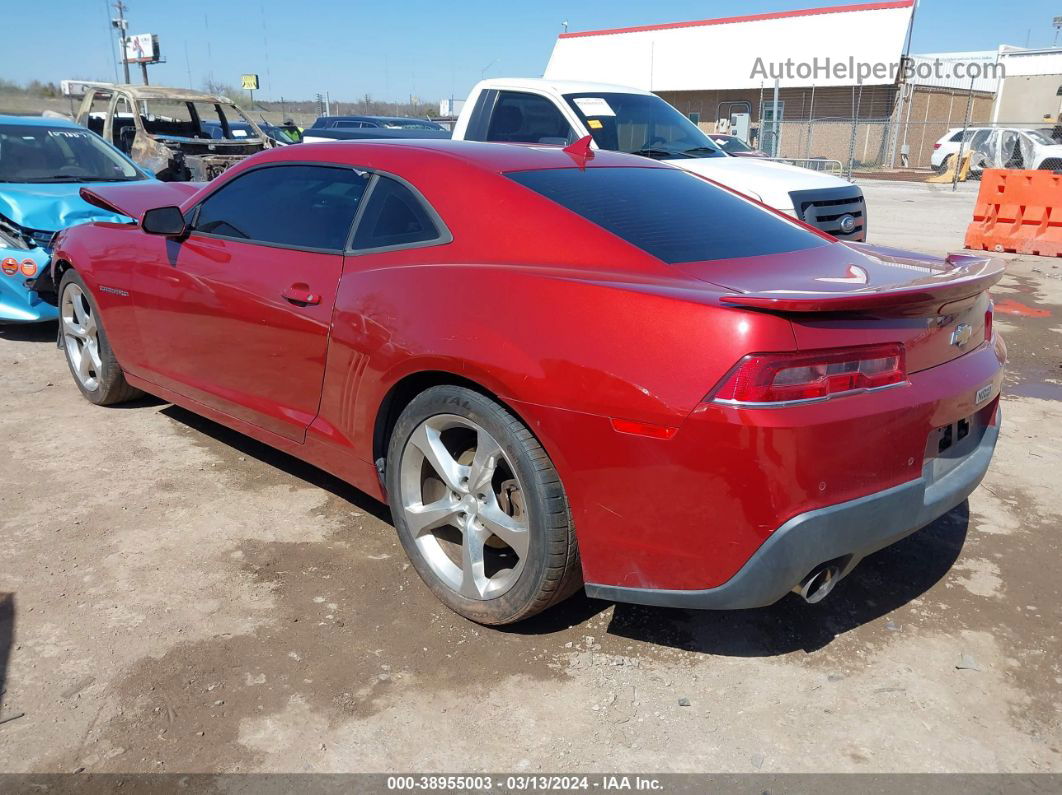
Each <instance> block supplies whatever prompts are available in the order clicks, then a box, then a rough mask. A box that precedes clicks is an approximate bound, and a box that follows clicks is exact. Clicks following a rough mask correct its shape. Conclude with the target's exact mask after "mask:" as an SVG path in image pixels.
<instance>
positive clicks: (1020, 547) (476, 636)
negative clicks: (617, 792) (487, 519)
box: [0, 184, 1062, 772]
mask: <svg viewBox="0 0 1062 795" xmlns="http://www.w3.org/2000/svg"><path fill="white" fill-rule="evenodd" d="M865 187H866V189H867V195H868V200H869V201H870V206H871V208H872V212H879V216H880V218H881V220H882V223H879V225H878V226H877V227H875V226H873V225H872V227H871V229H872V233H871V236H872V239H873V240H875V241H877V242H882V243H890V244H897V245H904V244H906V245H909V246H912V247H916V248H917V247H922V248H927V250H936V248H935V245H936V242H935V241H936V240H937V237H932V238H931V239H930V240H929V242H928V243H927V242H926V239H924V238H920V237H919V236H918V232H919V231H920V230H923V229H925V228H927V223H926V219H932V221H933V223H932V227H933V228H932V230H931V233H932V235H935V236H941V235H943V236H944V237H949V236H950V238H951V239H952V240H953V241H954V242H953V243H952V245H954V246H956V247H957V246H958V245H959V242H960V241H961V233H962V229H961V226H963V225H964V223H965V219H968V218H969V214H968V213H969V211H970V209H971V207H972V204H973V197H974V194H973V193H972V192H970V191H966V192H964V193H961V194H960V195H957V196H952V197H950V198H949V197H946V196H943V195H942V194H939V193H936V192H931V191H929V190H928V189H926V188H924V187H923V186H915V187H908V188H903V187H902V186H901V187H897V186H896V185H891V184H890V185H888V186H885V187H881V188H879V187H877V186H872V185H865ZM903 191H907V193H905V192H903ZM919 191H921V192H919ZM909 196H913V197H914V198H913V199H911V198H908V197H909ZM876 207H880V208H881V209H880V211H878V210H876V209H875V208H876ZM872 218H873V216H872ZM887 219H889V220H888V223H885V221H886V220H887ZM904 219H906V220H904ZM873 223H874V222H873V220H872V224H873ZM949 224H950V226H949ZM875 229H876V230H877V236H875ZM889 230H892V231H891V232H890V231H889ZM896 230H900V231H899V232H897V231H896ZM995 295H996V299H997V302H998V304H999V313H998V314H997V327H998V328H999V329H1000V330H1001V331H1003V333H1004V334H1005V335H1006V338H1007V341H1008V345H1009V350H1010V355H1011V364H1010V370H1009V375H1008V378H1007V384H1006V390H1005V395H1004V399H1003V434H1002V437H1001V440H1000V443H999V447H998V451H997V455H996V459H995V462H994V464H993V466H992V469H991V470H990V472H989V474H988V477H987V479H986V481H985V483H984V485H983V486H982V487H981V488H980V489H978V490H977V492H975V494H974V495H973V496H972V497H971V498H970V500H969V501H968V503H967V504H964V505H962V506H960V507H959V508H957V509H955V510H954V511H952V512H951V513H950V514H948V515H947V516H945V517H943V518H942V519H940V520H939V521H937V522H935V523H934V524H933V525H931V526H930V527H928V528H926V529H925V530H923V531H921V532H919V533H917V534H915V535H913V536H911V537H909V538H908V539H906V540H904V541H902V542H901V543H899V544H897V545H895V546H894V547H891V548H889V549H886V550H884V551H882V552H880V553H878V554H877V555H875V556H873V557H871V558H869V559H867V560H866V561H864V562H863V563H862V565H861V566H860V567H859V568H857V569H856V571H855V572H854V573H853V574H852V575H851V576H850V577H849V578H848V579H846V580H845V581H844V582H842V583H841V584H840V585H839V586H838V587H837V589H836V590H835V591H834V593H833V594H831V596H830V597H829V598H827V599H826V600H825V601H824V602H823V603H821V604H819V605H817V606H808V605H806V604H804V603H803V602H801V601H800V600H799V599H798V598H796V597H795V596H789V597H786V598H785V599H784V600H782V601H781V602H779V603H778V604H776V605H774V606H773V607H770V608H766V609H761V610H753V611H744V612H731V613H696V612H686V611H679V610H663V609H651V608H643V607H634V606H627V605H612V604H609V603H605V602H598V601H591V600H588V599H586V598H584V597H582V596H578V597H576V598H573V599H571V600H570V601H568V602H567V603H565V604H564V605H563V606H561V607H559V608H558V609H554V610H552V611H550V612H548V613H547V614H545V615H543V616H540V617H539V618H537V619H535V620H532V621H530V622H527V623H525V624H522V625H519V626H517V627H514V628H511V629H508V630H505V631H499V630H492V629H484V628H481V627H479V626H476V625H474V624H471V623H469V622H467V621H464V620H463V619H461V618H459V617H457V616H456V615H454V614H452V613H450V612H449V611H448V610H447V609H446V608H444V607H443V606H442V605H440V604H439V603H438V602H437V601H436V600H435V599H434V598H433V597H432V596H431V594H430V593H429V592H428V590H427V589H426V588H425V587H424V586H422V584H421V583H420V581H419V579H418V578H417V577H416V575H415V573H414V572H413V570H412V569H411V568H410V566H409V565H408V564H407V563H406V561H405V558H404V557H403V554H402V551H401V548H400V546H399V544H398V542H397V540H396V537H395V533H394V529H393V528H392V526H391V524H390V523H389V516H388V512H387V510H386V508H385V507H383V506H381V505H379V504H378V503H375V502H374V501H372V500H371V499H369V498H367V497H365V496H363V495H361V494H360V493H359V492H357V491H355V490H354V489H352V488H350V487H348V486H346V485H344V484H343V483H340V482H338V481H336V480H335V479H334V478H331V477H330V476H328V475H325V474H323V473H321V472H320V471H318V470H315V469H313V468H312V467H309V466H306V465H304V464H302V463H300V462H298V461H295V460H294V459H292V458H289V457H287V456H284V455H282V454H279V453H276V452H274V451H272V450H270V449H268V448H266V447H264V446H262V445H260V444H258V443H256V442H253V441H251V440H249V439H247V438H245V437H242V436H240V435H238V434H236V433H233V432H231V431H228V430H226V429H224V428H222V427H220V426H218V425H215V424H213V423H211V422H208V421H206V420H202V419H200V418H198V417H196V416H195V415H193V414H190V413H189V412H187V411H184V410H181V409H178V408H175V407H173V406H170V405H167V404H164V403H161V402H158V401H155V400H143V401H141V402H138V403H135V404H132V405H130V406H129V407H126V408H120V409H100V408H96V407H94V406H92V405H90V404H89V403H87V402H86V401H85V400H83V399H82V398H81V397H80V396H79V394H78V392H77V390H76V389H75V388H74V385H73V383H72V382H71V379H70V376H69V374H68V373H67V371H66V367H65V364H64V362H63V359H62V356H61V355H60V353H59V351H58V350H57V349H56V347H55V344H54V341H53V340H54V336H55V329H54V326H47V327H37V328H12V327H6V328H0V372H2V373H3V375H2V395H3V407H2V410H0V460H2V463H3V472H4V483H3V486H2V487H0V687H2V688H3V689H4V690H5V691H6V692H4V693H3V696H2V710H0V770H2V771H6V772H29V771H33V772H41V771H76V770H85V771H88V772H92V771H168V772H174V771H186V772H187V771H292V772H297V771H317V772H330V771H435V772H441V771H453V772H471V771H479V770H486V771H498V770H508V771H524V770H526V771H556V772H560V771H587V772H590V771H614V770H622V771H626V772H635V771H652V772H664V771H680V772H683V771H685V772H688V771H716V772H750V771H761V772H778V771H794V772H800V771H823V770H825V771H863V772H870V771H875V772H891V771H933V772H953V771H967V772H1017V771H1021V772H1037V771H1054V772H1058V771H1062V730H1060V721H1059V707H1060V701H1062V696H1060V694H1062V687H1060V685H1062V669H1060V663H1059V651H1060V649H1062V644H1060V641H1059V632H1060V629H1059V628H1060V618H1062V607H1060V604H1062V599H1060V590H1062V586H1060V582H1062V578H1060V577H1059V560H1060V556H1059V553H1060V546H1062V542H1060V530H1062V493H1060V492H1062V490H1060V488H1059V484H1060V483H1062V481H1060V480H1059V472H1060V471H1062V444H1060V443H1059V441H1060V438H1062V431H1060V427H1062V425H1060V421H1062V369H1060V368H1062V260H1048V259H1039V258H1022V259H1012V260H1011V261H1010V263H1009V275H1008V276H1007V277H1006V279H1005V280H1004V282H1003V283H1002V284H1001V285H1000V286H999V287H998V288H997V289H996V291H995ZM680 699H683V700H686V699H688V702H689V706H680V704H679V702H680ZM20 715H21V716H20Z"/></svg>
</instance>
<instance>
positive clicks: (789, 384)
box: [708, 343, 907, 405]
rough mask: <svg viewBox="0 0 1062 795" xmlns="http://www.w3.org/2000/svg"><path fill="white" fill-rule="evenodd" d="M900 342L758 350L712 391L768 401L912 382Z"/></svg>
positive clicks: (730, 398) (716, 395) (731, 398)
mask: <svg viewBox="0 0 1062 795" xmlns="http://www.w3.org/2000/svg"><path fill="white" fill-rule="evenodd" d="M906 381H907V370H906V368H905V365H904V350H903V346H902V345H900V344H898V343H889V344H885V345H864V346H860V347H858V348H831V349H828V350H818V351H795V352H791V353H753V354H750V355H748V356H746V357H745V358H744V359H742V360H741V361H740V362H738V364H737V366H736V367H735V368H734V369H733V370H731V372H730V374H729V375H727V376H726V377H725V378H724V379H723V382H722V384H721V385H720V386H719V387H718V388H717V389H716V390H715V391H714V392H713V393H711V394H710V395H709V396H708V399H710V400H713V401H715V402H717V403H731V404H737V405H746V404H753V405H763V404H779V403H790V402H793V401H811V400H826V399H828V398H832V397H836V396H838V395H843V394H846V393H852V392H860V391H864V390H867V389H880V388H881V387H886V386H893V385H896V384H902V383H906Z"/></svg>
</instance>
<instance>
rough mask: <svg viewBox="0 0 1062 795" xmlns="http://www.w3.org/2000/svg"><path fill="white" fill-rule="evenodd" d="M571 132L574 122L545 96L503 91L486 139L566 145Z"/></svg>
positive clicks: (496, 105)
mask: <svg viewBox="0 0 1062 795" xmlns="http://www.w3.org/2000/svg"><path fill="white" fill-rule="evenodd" d="M571 136H572V128H571V125H570V124H568V122H567V121H566V120H565V118H564V115H563V114H562V113H561V112H560V110H558V109H557V106H556V105H554V104H553V103H552V102H550V101H549V100H548V99H546V98H545V97H540V96H538V95H537V94H524V93H521V92H519V91H502V92H499V94H498V102H497V103H496V104H495V106H494V113H493V115H492V116H491V119H490V127H489V128H488V129H487V137H486V140H488V141H504V142H507V143H529V144H560V145H562V146H563V145H564V144H566V143H568V141H569V139H570V138H571Z"/></svg>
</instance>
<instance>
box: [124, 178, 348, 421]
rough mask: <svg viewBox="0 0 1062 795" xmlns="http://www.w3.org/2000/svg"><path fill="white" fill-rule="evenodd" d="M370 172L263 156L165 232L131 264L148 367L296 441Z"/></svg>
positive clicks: (314, 396)
mask: <svg viewBox="0 0 1062 795" xmlns="http://www.w3.org/2000/svg"><path fill="white" fill-rule="evenodd" d="M368 179H369V175H368V174H367V173H366V172H363V171H359V170H356V169H353V168H350V167H340V166H329V165H306V164H276V165H266V166H262V167H259V168H255V169H252V170H250V171H246V172H243V173H241V174H239V175H238V176H236V177H234V178H233V179H231V180H228V181H226V182H225V183H224V184H223V185H221V186H220V187H219V188H218V189H217V190H216V191H214V192H213V193H211V194H210V195H209V196H208V197H207V198H206V199H205V200H203V201H202V202H201V203H200V204H199V205H198V206H197V207H196V208H194V209H193V210H192V212H191V213H189V215H190V223H191V232H190V234H189V235H188V237H187V238H186V239H185V240H183V241H180V242H176V241H172V240H167V241H165V249H164V251H165V253H164V254H163V255H162V256H159V257H156V258H148V261H146V262H141V263H140V264H139V265H138V268H137V275H136V288H137V304H138V310H137V312H138V314H137V323H138V326H139V329H140V333H141V337H142V340H143V345H144V366H145V367H146V368H148V369H149V370H150V371H151V372H150V373H145V376H146V377H147V378H148V379H149V380H155V381H156V382H157V383H159V384H160V385H162V386H165V387H169V388H171V389H173V390H174V391H176V392H178V393H180V394H182V395H185V396H187V397H189V398H192V399H194V400H196V401H198V402H200V403H202V404H204V405H206V406H209V407H210V408H213V409H216V410H218V411H221V412H224V413H225V414H228V415H230V416H232V417H235V418H237V419H241V420H244V421H246V422H249V423H252V424H254V425H257V426H259V427H262V428H265V429H267V430H269V431H272V432H274V433H277V434H280V435H281V436H285V437H287V438H290V439H295V440H298V441H301V440H303V439H304V438H305V434H306V428H307V427H308V426H309V424H310V423H311V422H312V421H313V419H314V417H315V416H316V415H317V410H318V407H319V405H320V398H321V384H322V380H323V378H324V368H325V358H326V354H327V348H328V340H329V331H330V325H331V319H332V308H333V304H334V300H335V294H336V290H337V287H338V283H339V277H340V275H341V273H342V267H343V251H344V250H345V249H346V247H347V243H348V238H349V236H350V233H351V229H352V224H353V221H354V216H355V214H356V212H357V209H358V206H359V204H360V201H361V197H362V195H363V194H364V192H365V188H366V185H367V184H368ZM159 250H160V251H162V250H163V249H161V248H160V249H159Z"/></svg>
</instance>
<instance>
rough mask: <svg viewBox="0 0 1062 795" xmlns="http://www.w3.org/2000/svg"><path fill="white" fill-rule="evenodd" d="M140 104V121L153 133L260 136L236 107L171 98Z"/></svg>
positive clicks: (236, 137)
mask: <svg viewBox="0 0 1062 795" xmlns="http://www.w3.org/2000/svg"><path fill="white" fill-rule="evenodd" d="M137 104H138V105H140V106H141V110H140V120H141V122H142V123H143V125H144V130H145V131H146V132H147V133H149V134H150V135H157V136H159V137H163V138H165V137H172V138H212V139H214V140H222V141H224V140H246V139H247V138H256V139H257V138H258V133H257V132H255V131H254V128H253V127H252V126H251V124H250V123H249V122H248V121H247V119H246V117H244V115H243V114H242V113H240V111H239V109H237V108H235V107H233V106H224V105H221V104H219V103H214V102H186V101H183V100H180V101H178V100H169V99H149V100H146V101H145V100H141V101H140V102H138V103H137ZM226 114H228V117H227V116H226ZM229 117H231V118H229ZM229 122H231V123H232V124H231V126H229V133H228V135H225V132H224V128H225V126H227V125H228V124H229Z"/></svg>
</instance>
